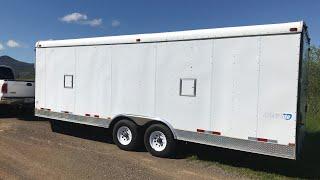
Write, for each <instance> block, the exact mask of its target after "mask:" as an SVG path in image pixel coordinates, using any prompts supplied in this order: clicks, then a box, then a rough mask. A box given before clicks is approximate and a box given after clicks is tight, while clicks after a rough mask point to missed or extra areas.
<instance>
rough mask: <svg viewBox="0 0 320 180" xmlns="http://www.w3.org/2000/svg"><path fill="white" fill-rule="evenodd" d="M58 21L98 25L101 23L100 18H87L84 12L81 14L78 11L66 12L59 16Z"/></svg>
mask: <svg viewBox="0 0 320 180" xmlns="http://www.w3.org/2000/svg"><path fill="white" fill-rule="evenodd" d="M60 21H62V22H66V23H76V24H82V25H89V26H100V25H101V24H102V19H101V18H97V19H89V18H88V16H87V15H86V14H81V13H78V12H75V13H71V14H67V15H65V16H63V17H62V18H60Z"/></svg>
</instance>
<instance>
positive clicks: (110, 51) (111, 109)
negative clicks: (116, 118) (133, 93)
mask: <svg viewBox="0 0 320 180" xmlns="http://www.w3.org/2000/svg"><path fill="white" fill-rule="evenodd" d="M109 58H110V113H111V114H112V112H113V108H112V101H113V98H112V81H113V79H112V69H113V67H112V46H110V49H109Z"/></svg>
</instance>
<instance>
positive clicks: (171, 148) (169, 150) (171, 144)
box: [144, 124, 176, 157]
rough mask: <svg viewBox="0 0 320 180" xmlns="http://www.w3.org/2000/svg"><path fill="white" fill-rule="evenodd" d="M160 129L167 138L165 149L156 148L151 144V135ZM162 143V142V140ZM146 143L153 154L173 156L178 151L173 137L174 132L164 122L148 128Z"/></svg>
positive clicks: (145, 136) (145, 135) (145, 137)
mask: <svg viewBox="0 0 320 180" xmlns="http://www.w3.org/2000/svg"><path fill="white" fill-rule="evenodd" d="M157 131H160V132H161V133H163V135H164V136H165V138H166V142H167V143H166V146H165V147H164V149H163V150H159V149H158V150H156V149H154V148H153V147H152V146H151V144H150V143H151V142H150V136H151V134H152V133H153V132H157ZM160 143H162V142H160ZM144 145H145V147H146V149H147V150H148V152H149V153H150V154H152V155H153V156H157V157H173V156H174V155H175V153H176V152H175V151H176V141H175V139H174V137H173V134H172V132H171V130H170V129H169V128H168V127H167V126H165V125H162V124H153V125H151V126H150V127H148V128H147V130H146V132H145V134H144Z"/></svg>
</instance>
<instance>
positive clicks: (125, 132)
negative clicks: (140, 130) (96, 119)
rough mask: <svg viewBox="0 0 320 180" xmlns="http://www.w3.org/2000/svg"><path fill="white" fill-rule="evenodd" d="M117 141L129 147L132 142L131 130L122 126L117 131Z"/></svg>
mask: <svg viewBox="0 0 320 180" xmlns="http://www.w3.org/2000/svg"><path fill="white" fill-rule="evenodd" d="M117 139H118V141H119V142H120V144H122V145H128V144H130V142H131V141H132V133H131V130H130V129H129V128H128V127H127V126H121V127H120V128H119V129H118V131H117Z"/></svg>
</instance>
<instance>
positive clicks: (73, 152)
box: [0, 117, 239, 179]
mask: <svg viewBox="0 0 320 180" xmlns="http://www.w3.org/2000/svg"><path fill="white" fill-rule="evenodd" d="M60 126H64V127H62V129H63V130H62V131H64V132H63V133H61V132H60V133H55V132H52V131H51V127H50V122H49V121H48V120H38V119H36V118H35V117H29V118H28V119H17V118H1V119H0V179H222V178H223V179H233V178H235V177H238V178H239V176H238V175H237V174H232V173H231V174H230V173H226V172H225V171H224V170H223V169H221V168H219V167H215V166H210V165H208V164H207V163H201V162H199V161H192V160H190V159H188V158H180V159H161V158H156V157H152V156H151V155H149V153H147V152H145V151H141V152H126V151H122V150H119V149H118V148H117V147H116V146H115V145H114V144H112V141H111V140H110V138H108V134H109V133H108V132H107V131H105V130H103V129H99V128H92V127H79V126H78V125H73V124H67V125H66V124H60ZM77 126H78V127H77ZM72 131H73V132H72ZM104 133H105V135H104ZM68 134H69V135H68ZM70 134H71V135H70ZM77 136H78V137H77Z"/></svg>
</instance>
